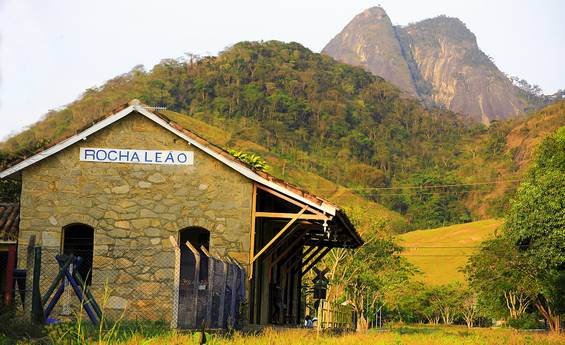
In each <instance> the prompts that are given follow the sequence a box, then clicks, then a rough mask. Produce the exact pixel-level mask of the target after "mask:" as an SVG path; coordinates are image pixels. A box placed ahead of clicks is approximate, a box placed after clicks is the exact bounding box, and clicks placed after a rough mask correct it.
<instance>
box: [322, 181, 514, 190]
mask: <svg viewBox="0 0 565 345" xmlns="http://www.w3.org/2000/svg"><path fill="white" fill-rule="evenodd" d="M521 181H522V180H521V179H514V180H496V181H485V182H473V183H454V184H444V185H432V186H426V185H424V186H417V185H413V186H399V187H359V188H347V187H345V188H347V189H350V190H388V189H425V188H446V187H458V186H478V185H489V184H500V183H511V182H521ZM319 190H321V189H319ZM328 190H329V189H328Z"/></svg>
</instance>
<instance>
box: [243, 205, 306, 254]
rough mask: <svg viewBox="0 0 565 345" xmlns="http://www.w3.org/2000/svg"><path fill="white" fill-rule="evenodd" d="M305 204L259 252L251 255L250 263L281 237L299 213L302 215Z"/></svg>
mask: <svg viewBox="0 0 565 345" xmlns="http://www.w3.org/2000/svg"><path fill="white" fill-rule="evenodd" d="M306 208H307V206H304V208H302V210H300V212H298V213H297V214H296V215H295V216H294V217H293V218H292V219H291V220H290V221H289V222H288V223H286V225H285V226H284V228H282V229H281V231H279V232H278V233H277V234H276V235H275V237H273V238H272V239H271V240H270V241H269V243H267V244H266V245H265V246H264V247H263V248H262V249H261V250H260V251H259V253H257V254H256V255H255V256H253V258H252V259H251V263H254V262H255V260H257V258H258V257H259V256H261V254H263V253H264V252H265V251H267V249H269V248H270V247H271V246H272V245H273V243H275V241H276V240H277V239H278V238H279V237H281V236H282V235H283V234H284V233H285V232H286V230H288V229H289V228H290V226H291V225H292V224H293V223H294V222H295V221H296V220H297V219H298V217H300V215H302V214H303V213H304V212H305V211H306Z"/></svg>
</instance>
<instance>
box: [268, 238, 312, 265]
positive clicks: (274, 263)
mask: <svg viewBox="0 0 565 345" xmlns="http://www.w3.org/2000/svg"><path fill="white" fill-rule="evenodd" d="M307 233H308V231H304V232H303V233H301V234H300V235H299V236H298V238H296V239H295V240H294V241H295V242H294V243H293V244H292V245H290V246H288V247H287V248H286V249H285V250H284V251H283V252H282V253H281V254H280V255H278V256H277V258H276V259H275V260H274V261H273V263H272V264H271V266H270V267H269V269H272V268H273V266H274V265H276V264H278V263H279V262H280V261H281V260H282V259H284V257H285V255H286V254H288V252H290V251H291V250H294V249H295V248H296V247H297V246H301V245H303V242H302V238H303V237H304V236H306V234H307Z"/></svg>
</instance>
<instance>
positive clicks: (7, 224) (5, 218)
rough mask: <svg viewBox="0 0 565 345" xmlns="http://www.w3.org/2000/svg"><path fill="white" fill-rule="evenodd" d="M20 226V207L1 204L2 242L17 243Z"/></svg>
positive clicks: (0, 226) (0, 234) (12, 204)
mask: <svg viewBox="0 0 565 345" xmlns="http://www.w3.org/2000/svg"><path fill="white" fill-rule="evenodd" d="M19 226H20V205H19V204H17V203H0V241H16V240H17V239H18V230H19Z"/></svg>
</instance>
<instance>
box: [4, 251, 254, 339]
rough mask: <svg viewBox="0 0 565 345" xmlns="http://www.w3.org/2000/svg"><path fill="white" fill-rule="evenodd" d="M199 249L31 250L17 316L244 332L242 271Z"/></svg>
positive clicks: (17, 290)
mask: <svg viewBox="0 0 565 345" xmlns="http://www.w3.org/2000/svg"><path fill="white" fill-rule="evenodd" d="M192 249H193V250H194V248H192ZM193 250H191V249H190V248H188V247H186V246H185V247H184V248H174V247H171V246H168V247H165V246H163V248H159V249H158V250H156V249H154V248H151V249H136V248H131V247H125V246H124V247H121V246H110V245H103V246H94V248H93V250H91V251H88V250H87V251H81V250H78V251H74V252H72V253H65V254H62V253H61V250H60V248H59V247H45V246H43V247H35V248H32V249H31V250H28V253H27V256H28V257H27V260H26V263H27V270H26V272H25V275H23V272H22V271H16V272H20V275H23V277H21V278H19V280H17V281H18V282H19V284H18V283H15V284H14V289H13V290H12V291H7V293H9V294H11V296H13V301H12V303H11V305H12V311H13V310H14V309H15V310H16V312H17V313H19V314H26V313H29V315H40V316H38V317H39V318H42V319H43V321H44V322H47V323H51V322H60V321H63V322H64V321H76V320H77V319H79V318H80V319H82V320H89V319H90V321H92V322H93V323H99V322H100V321H101V320H102V319H104V320H110V321H117V320H139V321H164V322H166V323H168V324H170V325H171V326H172V327H174V328H187V329H194V328H200V327H202V326H204V327H206V328H228V327H239V326H240V325H241V323H242V319H243V306H244V303H245V273H244V271H243V269H242V268H241V267H240V266H239V264H237V263H236V262H235V261H233V260H232V259H230V258H219V257H212V256H209V254H208V253H207V252H203V251H198V250H194V251H193ZM25 254H26V253H23V255H25ZM20 255H22V253H20ZM85 258H86V260H85ZM20 263H21V261H20Z"/></svg>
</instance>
